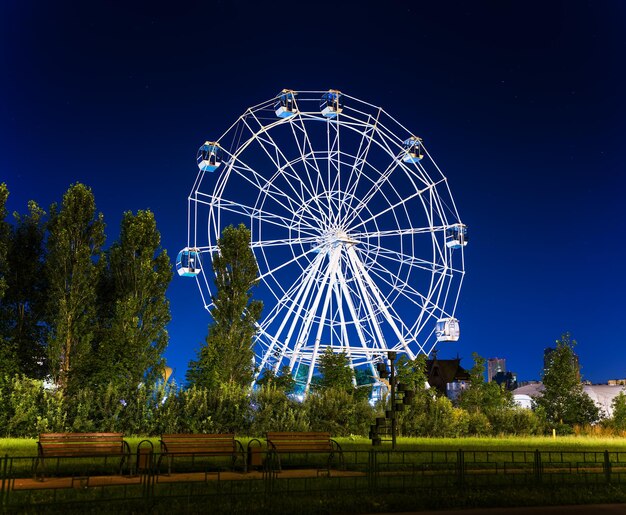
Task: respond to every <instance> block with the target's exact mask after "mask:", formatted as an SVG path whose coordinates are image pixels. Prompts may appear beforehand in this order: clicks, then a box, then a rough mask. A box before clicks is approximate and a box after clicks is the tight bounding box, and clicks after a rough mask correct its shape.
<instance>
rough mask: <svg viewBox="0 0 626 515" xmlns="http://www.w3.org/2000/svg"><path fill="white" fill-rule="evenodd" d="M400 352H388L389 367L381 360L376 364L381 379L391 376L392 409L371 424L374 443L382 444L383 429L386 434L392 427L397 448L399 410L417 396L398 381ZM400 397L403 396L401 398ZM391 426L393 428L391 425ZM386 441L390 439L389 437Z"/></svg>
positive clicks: (392, 445)
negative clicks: (397, 366) (397, 361)
mask: <svg viewBox="0 0 626 515" xmlns="http://www.w3.org/2000/svg"><path fill="white" fill-rule="evenodd" d="M397 356H398V354H397V353H396V352H394V351H389V352H388V353H387V359H388V360H389V369H387V364H386V363H385V361H381V362H380V363H378V364H377V365H376V370H377V371H378V377H379V378H380V379H381V380H384V379H387V378H389V383H388V385H389V393H390V399H389V400H390V404H391V405H390V409H388V410H387V411H385V416H384V417H378V418H377V419H376V424H372V426H370V439H371V440H372V445H374V446H376V445H380V444H381V443H382V442H383V439H382V438H381V431H384V434H385V435H389V429H391V431H390V432H391V448H392V449H393V450H395V449H396V437H397V435H398V419H397V412H398V411H403V410H404V405H405V404H411V403H412V402H413V399H414V397H415V392H414V391H412V390H409V389H408V387H407V386H406V385H404V384H402V383H398V380H397V377H396V365H395V363H396V358H397ZM385 382H386V381H385ZM399 397H402V398H401V399H399ZM389 426H391V428H390V427H389ZM386 441H389V440H388V439H387V440H386Z"/></svg>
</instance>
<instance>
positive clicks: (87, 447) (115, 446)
mask: <svg viewBox="0 0 626 515" xmlns="http://www.w3.org/2000/svg"><path fill="white" fill-rule="evenodd" d="M38 447H39V452H40V453H41V454H44V455H46V454H47V455H50V456H88V455H99V454H100V455H107V454H122V453H124V452H126V449H125V445H124V435H123V434H122V433H41V434H40V435H39V442H38Z"/></svg>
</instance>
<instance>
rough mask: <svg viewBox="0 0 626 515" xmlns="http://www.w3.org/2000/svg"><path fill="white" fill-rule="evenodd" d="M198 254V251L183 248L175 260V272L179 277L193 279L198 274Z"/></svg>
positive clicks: (199, 264)
mask: <svg viewBox="0 0 626 515" xmlns="http://www.w3.org/2000/svg"><path fill="white" fill-rule="evenodd" d="M201 269H202V265H201V263H200V253H199V252H198V249H191V248H189V247H185V248H184V249H183V250H181V251H180V252H179V253H178V256H177V258H176V271H177V272H178V275H180V276H181V277H195V276H196V275H198V274H199V273H200V270H201Z"/></svg>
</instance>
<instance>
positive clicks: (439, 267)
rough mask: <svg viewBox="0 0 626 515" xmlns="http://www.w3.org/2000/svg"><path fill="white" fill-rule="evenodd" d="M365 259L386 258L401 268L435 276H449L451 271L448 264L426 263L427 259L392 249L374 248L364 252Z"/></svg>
mask: <svg viewBox="0 0 626 515" xmlns="http://www.w3.org/2000/svg"><path fill="white" fill-rule="evenodd" d="M364 254H365V257H367V255H369V254H372V255H376V256H378V257H380V258H384V259H385V260H387V261H391V262H393V263H396V264H398V265H401V266H408V267H411V268H415V269H420V270H425V271H426V272H429V273H434V274H446V273H447V274H449V272H450V269H449V268H448V266H447V265H446V264H441V263H433V262H432V261H426V260H425V259H421V258H418V257H416V256H412V255H410V254H405V253H403V252H400V251H395V250H391V249H385V248H381V247H372V248H371V251H364Z"/></svg>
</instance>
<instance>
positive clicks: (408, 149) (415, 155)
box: [402, 136, 424, 163]
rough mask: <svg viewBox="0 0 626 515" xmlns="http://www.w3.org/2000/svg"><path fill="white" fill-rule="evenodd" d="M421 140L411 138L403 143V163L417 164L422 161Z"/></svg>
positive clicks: (414, 137) (415, 137)
mask: <svg viewBox="0 0 626 515" xmlns="http://www.w3.org/2000/svg"><path fill="white" fill-rule="evenodd" d="M423 157H424V155H423V154H422V138H418V137H417V136H411V137H410V138H409V139H407V140H405V142H404V156H403V157H402V161H404V162H405V163H417V162H419V161H421V160H422V158H423Z"/></svg>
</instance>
